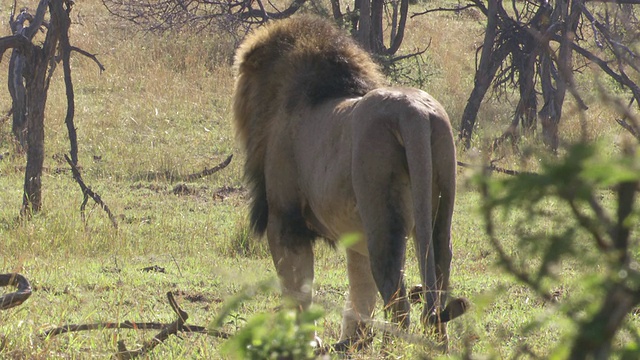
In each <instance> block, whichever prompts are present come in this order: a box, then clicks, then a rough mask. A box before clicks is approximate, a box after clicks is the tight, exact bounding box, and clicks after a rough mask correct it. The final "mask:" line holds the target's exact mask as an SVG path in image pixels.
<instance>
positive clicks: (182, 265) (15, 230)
mask: <svg viewBox="0 0 640 360" xmlns="http://www.w3.org/2000/svg"><path fill="white" fill-rule="evenodd" d="M19 5H20V4H19ZM9 8H10V3H8V2H6V1H4V2H2V7H1V9H2V10H3V12H4V13H7V12H8V10H9ZM73 14H74V18H73V19H74V24H73V25H72V31H71V42H72V44H73V45H75V46H78V47H80V48H83V49H84V50H87V51H89V52H92V53H97V54H98V58H99V60H100V61H101V62H102V63H103V64H104V65H105V67H106V71H105V72H104V73H102V74H100V73H99V71H98V68H97V67H96V66H95V64H94V63H93V62H92V61H90V60H89V59H87V58H83V57H82V56H80V55H78V54H74V55H73V59H72V66H73V76H74V85H75V90H76V98H75V100H76V120H75V121H76V126H77V128H78V139H79V140H78V141H79V145H80V149H79V155H80V165H81V166H82V173H83V177H84V180H85V181H86V183H87V184H88V185H89V186H90V187H91V188H92V189H93V190H94V191H96V192H97V193H99V194H100V195H101V196H102V198H103V200H104V201H105V202H106V203H107V204H108V206H109V207H110V208H111V209H112V211H113V212H114V213H115V215H116V218H117V220H118V229H117V230H116V229H115V228H114V227H113V226H112V224H111V223H110V221H109V220H108V218H107V217H106V215H105V213H104V212H103V211H102V210H101V209H100V208H98V207H97V206H94V205H93V204H91V203H90V204H89V206H88V207H87V221H86V222H83V221H82V219H81V216H80V211H79V207H80V204H81V202H82V194H81V191H80V189H79V187H78V186H77V185H76V184H75V183H74V182H73V180H72V178H71V175H70V172H69V171H68V170H66V169H67V166H66V163H65V162H64V158H63V154H65V153H67V152H68V147H69V145H68V139H67V135H66V128H65V126H64V114H65V108H64V105H65V98H64V89H63V81H62V78H61V72H58V73H57V74H56V76H54V78H53V80H52V85H51V90H50V96H49V102H48V108H47V118H46V121H45V123H46V158H45V167H46V171H45V175H44V179H43V189H44V194H43V199H44V200H43V211H42V212H41V213H40V214H37V215H36V216H34V217H33V219H31V220H30V221H26V222H25V221H21V220H20V219H18V213H19V209H20V205H21V201H22V181H23V170H24V164H25V155H24V154H23V153H21V152H19V151H17V149H16V146H15V144H14V142H13V140H12V137H11V132H10V121H7V120H5V121H4V122H2V123H1V125H0V153H1V154H2V155H3V157H2V160H0V188H1V189H2V191H0V204H2V206H1V207H0V239H1V241H2V246H1V247H0V271H1V272H20V273H22V274H24V275H26V276H27V277H28V278H29V279H30V280H31V282H32V285H33V288H34V293H33V296H32V297H31V298H30V299H29V300H28V301H27V302H26V303H25V304H24V305H22V306H20V307H18V308H15V309H12V310H9V311H4V312H0V336H1V338H2V339H1V341H0V357H2V358H29V359H32V358H40V359H46V358H52V357H60V358H93V357H98V358H106V357H109V356H110V355H111V354H113V353H114V351H115V350H116V348H117V341H118V340H124V341H125V342H126V344H127V346H128V347H129V348H135V347H137V346H139V345H140V344H142V343H143V342H144V341H146V340H149V339H150V338H151V337H152V336H153V335H154V334H155V332H154V331H146V332H145V331H131V330H102V331H91V332H81V333H74V334H64V335H59V336H56V337H53V338H49V339H43V338H42V337H40V336H39V334H40V333H41V332H42V331H44V330H46V329H48V328H50V327H53V326H59V325H62V324H68V323H94V322H100V321H112V322H114V321H118V322H121V321H125V320H129V321H134V322H171V321H173V320H174V313H173V312H172V310H171V308H170V307H169V304H168V303H167V300H166V297H165V294H166V292H168V291H172V292H174V293H175V294H176V295H177V299H178V302H179V303H180V304H181V305H182V307H183V308H184V310H185V311H187V313H188V314H189V315H190V318H189V320H188V323H189V324H193V325H203V326H206V325H208V324H209V323H210V322H211V321H212V320H213V319H214V318H215V315H216V313H217V311H219V310H220V308H221V307H222V306H223V304H224V302H225V301H226V300H228V299H229V298H230V297H232V296H233V295H234V294H236V293H237V292H238V291H239V290H240V289H242V288H243V287H244V286H250V285H252V284H256V283H258V282H260V281H262V280H265V279H268V278H272V277H274V276H275V275H274V270H273V266H272V263H271V259H270V257H269V256H268V253H267V252H266V250H265V245H264V243H260V242H255V241H251V239H248V237H247V230H246V227H247V225H246V220H245V216H246V210H247V209H246V192H245V190H244V189H243V188H242V182H241V176H240V174H241V164H242V162H243V155H242V153H240V152H239V150H238V148H237V146H236V144H235V142H234V134H233V129H232V126H231V122H230V94H231V92H232V86H233V76H232V72H231V69H230V59H231V56H232V54H233V46H234V45H233V41H231V40H230V39H226V38H225V37H224V36H220V35H216V34H201V35H199V36H193V35H187V34H183V35H164V36H158V35H152V34H142V33H139V32H138V31H136V29H133V28H131V27H130V25H129V24H123V23H119V22H118V21H117V20H115V19H113V18H111V17H109V15H108V14H107V13H106V11H105V9H104V8H103V7H102V6H101V4H100V2H98V1H93V0H91V1H83V2H78V3H77V5H76V7H75V8H74V11H73ZM465 14H466V13H463V14H462V15H460V16H457V15H453V14H436V15H432V16H428V17H427V16H423V17H418V18H416V19H414V20H412V21H411V22H410V25H409V26H410V27H411V28H410V30H409V31H408V32H407V38H406V41H405V49H406V51H407V52H409V51H412V50H414V49H420V48H424V47H425V46H426V42H425V41H426V40H425V38H424V36H423V34H428V36H429V38H430V39H431V47H430V49H429V51H428V52H427V55H426V65H425V70H424V71H425V73H426V74H427V75H428V76H427V78H426V79H427V80H426V84H425V90H427V91H429V92H430V93H432V94H433V95H434V96H435V97H436V98H438V99H440V100H441V101H442V103H443V104H444V105H445V107H446V108H447V109H448V111H449V113H450V115H451V118H452V121H453V123H454V127H457V126H458V125H459V119H460V116H461V114H462V110H463V108H464V104H465V102H466V98H467V96H468V93H469V92H470V90H471V86H472V83H473V70H474V56H475V53H474V51H475V47H476V46H477V45H478V44H479V42H480V41H481V39H482V25H481V24H480V23H478V22H477V21H476V20H475V19H474V16H472V15H465ZM412 29H421V30H420V31H415V30H412ZM0 30H2V33H3V34H8V25H7V21H6V19H5V17H3V19H2V22H1V23H0ZM3 60H4V61H3V62H2V64H0V74H6V66H7V63H8V58H7V55H5V57H4V59H3ZM581 81H582V84H584V85H583V86H584V88H585V89H588V88H589V86H590V84H592V80H589V79H587V78H586V77H585V78H583V79H581ZM593 96H595V95H593ZM511 105H512V104H508V103H505V102H499V101H494V100H488V101H487V102H486V104H485V106H484V107H483V110H482V112H481V114H480V117H479V125H480V126H479V128H478V130H477V134H478V137H477V139H475V140H474V143H475V144H476V147H477V149H482V145H483V144H484V143H486V142H488V141H490V140H491V139H492V138H493V137H494V136H496V135H498V134H499V133H500V131H501V130H503V129H504V127H505V126H506V124H508V123H509V122H510V118H509V114H510V112H511V111H512V106H511ZM9 107H10V102H9V100H8V96H4V97H2V98H0V110H1V109H9ZM592 109H593V108H592ZM569 113H570V112H569ZM588 116H589V121H590V122H589V123H590V125H591V127H590V128H589V131H590V134H591V136H592V137H593V138H596V137H604V138H607V139H611V141H612V142H613V141H615V139H616V137H617V136H619V135H620V134H621V133H622V130H620V129H618V128H617V127H616V125H615V123H614V122H613V117H614V114H611V113H610V112H606V111H605V110H604V109H600V110H598V105H595V109H594V110H592V111H591V112H590V113H589V114H588ZM577 121H578V120H577V117H568V118H567V119H566V121H564V126H563V128H562V135H561V136H562V137H563V138H564V139H566V140H572V139H576V138H577V135H576V134H577V133H578V131H577V130H575V129H576V126H577ZM525 143H526V144H529V145H530V146H531V147H533V148H536V147H538V145H536V142H535V141H534V140H528V143H527V142H525ZM479 152H481V151H480V150H476V151H475V152H471V153H476V154H477V153H479ZM229 154H234V159H233V161H232V163H231V164H230V165H229V167H227V168H226V169H224V170H223V171H221V172H219V173H217V174H215V175H213V176H210V177H206V178H204V179H201V180H197V181H193V182H189V183H183V182H180V181H178V180H176V179H177V178H178V177H179V176H181V175H185V174H189V173H194V172H199V171H201V170H202V169H203V168H204V167H211V166H214V165H216V164H218V163H220V162H221V161H222V160H224V159H225V158H226V157H227V156H228V155H229ZM461 157H462V158H463V159H465V160H468V161H476V160H478V159H477V158H475V157H473V156H471V155H469V154H461ZM479 158H482V155H480V157H479ZM500 164H501V165H503V166H507V167H520V165H522V163H521V162H520V160H519V159H518V158H517V157H514V156H511V157H507V158H505V160H503V161H502V163H500ZM525 165H526V166H527V167H528V168H529V169H535V168H536V166H537V165H536V161H530V162H529V163H527V164H525ZM468 175H469V174H468V173H467V171H465V170H461V171H460V184H459V186H460V191H459V193H458V198H457V203H456V207H457V208H456V209H457V211H456V214H455V217H454V224H453V231H454V238H453V246H454V249H455V250H454V251H455V257H454V262H453V268H452V269H453V278H452V283H453V291H454V294H455V295H456V296H461V295H463V296H467V297H468V298H470V299H471V301H472V302H473V303H474V307H473V309H472V311H471V313H470V314H469V315H467V316H465V317H464V318H462V319H460V320H458V321H455V322H454V323H453V324H452V325H451V327H450V329H451V349H450V354H451V356H453V357H460V356H462V355H463V354H465V353H466V351H468V350H469V349H472V351H473V352H474V353H479V354H487V355H490V356H494V357H497V358H504V357H510V356H512V355H513V354H516V353H517V351H519V349H520V348H522V345H523V344H525V343H526V344H527V346H529V347H530V348H531V350H532V351H533V352H535V353H537V354H541V355H544V354H546V353H547V351H549V349H551V348H553V347H555V344H557V343H558V341H561V339H563V337H564V336H565V335H566V333H567V331H570V329H569V330H567V327H566V326H564V325H562V323H559V324H558V323H554V322H551V323H550V324H546V325H545V326H544V327H543V328H542V329H540V330H536V331H531V332H527V331H523V330H522V326H523V325H524V324H527V323H529V322H531V321H533V320H534V319H538V318H540V317H545V316H549V315H548V314H550V313H553V311H552V310H553V305H551V304H546V303H543V302H541V301H539V300H537V298H536V297H535V296H534V295H533V294H532V293H531V292H530V291H528V290H527V289H526V288H525V287H524V286H521V285H517V284H515V282H514V281H513V279H512V278H511V277H510V276H509V275H507V274H505V273H504V272H503V271H502V270H500V269H499V268H498V267H497V266H496V258H495V254H494V251H493V249H492V247H491V245H490V244H489V242H488V240H487V238H486V236H485V235H484V228H483V226H484V224H483V222H482V219H481V216H480V214H479V212H478V211H479V210H478V203H479V201H480V196H479V194H478V192H477V191H476V189H475V188H474V187H473V186H469V185H467V178H468ZM177 185H183V188H186V189H187V190H188V191H186V193H178V194H176V193H175V192H174V188H175V187H176V186H177ZM554 206H555V204H549V209H550V210H553V209H554ZM506 224H507V225H506V226H505V228H504V229H503V230H504V231H505V233H504V235H505V236H504V241H505V244H506V246H508V247H509V248H510V249H513V250H514V251H517V248H516V244H517V241H516V238H515V236H514V235H512V234H510V233H509V225H508V224H509V223H508V222H507V223H506ZM531 226H532V227H534V228H537V229H544V228H545V227H549V226H550V224H541V223H538V224H531ZM549 231H552V228H549ZM317 253H318V261H317V264H316V273H317V280H316V284H315V288H316V295H317V296H316V299H317V301H318V302H319V303H320V304H321V305H322V307H323V308H324V310H325V312H326V316H325V318H324V319H323V320H322V321H321V322H320V324H319V325H321V327H322V329H321V330H320V332H319V335H320V337H321V338H323V339H325V340H326V341H333V340H336V339H337V337H338V336H339V323H340V312H341V307H342V303H343V300H344V294H345V293H346V289H347V283H346V276H345V274H344V269H345V260H344V256H343V254H342V251H341V250H337V251H332V250H330V249H328V248H327V247H324V246H318V248H317ZM521 256H526V254H521ZM154 265H157V266H159V267H162V268H163V269H164V272H157V271H150V272H145V271H143V270H142V269H143V268H145V267H149V266H154ZM414 265H415V262H414V261H413V260H412V258H410V259H409V261H408V269H409V270H408V273H407V277H408V282H409V283H417V282H418V280H417V273H416V271H415V268H416V267H415V266H414ZM584 271H585V269H584V268H582V267H580V266H577V265H575V264H572V263H564V264H563V269H562V272H563V273H564V274H565V275H566V276H565V277H564V278H563V280H562V282H559V283H558V284H555V286H554V288H557V289H564V290H565V291H564V293H565V294H566V293H571V292H572V291H579V286H578V285H577V284H575V281H576V279H578V278H580V276H581V274H583V273H584ZM589 271H593V269H591V270H589ZM278 304H279V301H278V296H277V292H271V293H259V294H256V295H255V297H253V298H251V299H250V300H248V301H246V302H244V303H243V304H242V305H241V306H240V308H238V309H237V311H236V312H234V313H233V314H232V315H233V316H232V317H231V318H230V322H229V323H228V324H227V325H225V327H224V330H225V331H228V332H234V331H235V329H236V326H242V325H243V324H244V322H245V319H248V318H250V317H251V316H252V315H253V314H256V313H258V312H263V311H271V310H272V309H273V308H275V307H276V306H277V305H278ZM417 311H418V310H417V309H416V316H414V319H417V318H418V316H417ZM633 321H636V320H635V319H634V320H633ZM412 332H413V333H414V334H418V333H419V332H420V330H419V329H418V328H412ZM376 341H378V340H376ZM621 341H622V340H621ZM221 343H222V341H221V340H219V339H217V338H215V337H211V336H205V335H199V334H187V335H185V336H183V337H182V338H181V339H179V338H176V337H173V338H171V339H170V340H168V341H167V342H166V343H164V344H162V345H160V346H158V347H157V348H156V349H155V350H154V351H153V353H151V354H150V355H149V357H150V358H154V359H155V358H157V359H182V358H220V357H221V355H220V353H219V348H220V345H221ZM377 349H379V344H378V343H376V344H374V348H373V350H370V351H369V352H365V353H363V354H359V355H358V356H357V357H361V358H371V357H376V356H377V354H378V353H377ZM425 351H426V354H427V355H428V356H437V355H438V353H437V352H435V351H433V350H430V349H424V348H423V346H421V341H418V342H415V341H407V342H406V343H405V342H401V343H399V344H397V346H396V347H394V349H393V351H392V352H393V353H394V355H396V356H397V357H400V358H417V357H419V356H421V354H424V353H425Z"/></svg>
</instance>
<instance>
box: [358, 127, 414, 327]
mask: <svg viewBox="0 0 640 360" xmlns="http://www.w3.org/2000/svg"><path fill="white" fill-rule="evenodd" d="M382 125H383V124H372V128H371V129H374V128H375V130H374V131H372V132H370V133H367V132H364V133H362V134H360V135H362V137H361V138H360V139H359V140H361V142H360V141H356V142H355V143H354V157H353V169H352V175H353V183H354V191H355V194H356V201H357V206H358V213H359V214H360V218H361V220H362V225H363V227H364V231H365V237H366V238H367V249H368V252H369V260H370V266H371V273H372V276H373V279H374V281H375V284H376V287H377V289H378V291H379V293H380V295H381V296H382V300H383V302H384V307H385V314H388V315H390V317H391V320H392V321H393V322H395V323H397V324H398V325H399V326H400V327H402V328H407V327H408V326H409V310H410V308H409V301H408V299H407V296H406V295H407V294H406V288H405V285H404V281H403V276H402V274H403V268H404V262H405V253H406V245H407V234H408V231H409V229H410V228H411V227H412V226H413V223H412V220H411V204H412V202H411V197H410V195H411V194H410V191H409V189H410V185H409V176H408V173H407V171H406V168H405V167H404V165H403V164H405V163H406V159H405V156H404V150H403V148H402V147H401V146H400V144H398V142H397V141H396V139H395V138H394V137H393V135H392V134H391V132H388V131H378V129H380V128H381V126H382Z"/></svg>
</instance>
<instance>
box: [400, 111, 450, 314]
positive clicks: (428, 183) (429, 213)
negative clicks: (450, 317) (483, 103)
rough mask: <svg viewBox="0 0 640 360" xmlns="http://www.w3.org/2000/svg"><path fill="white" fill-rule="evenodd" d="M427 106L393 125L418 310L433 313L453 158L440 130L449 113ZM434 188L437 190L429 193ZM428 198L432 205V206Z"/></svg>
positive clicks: (440, 300)
mask: <svg viewBox="0 0 640 360" xmlns="http://www.w3.org/2000/svg"><path fill="white" fill-rule="evenodd" d="M430 105H434V106H435V105H436V104H433V103H432V104H430ZM438 107H439V105H438ZM432 110H433V109H430V110H429V111H425V112H420V114H419V116H417V119H416V118H414V119H406V121H400V122H399V125H400V128H399V131H400V136H401V137H402V140H403V143H404V146H405V153H406V157H407V164H408V168H409V176H410V178H411V193H412V194H411V195H412V196H411V197H412V199H413V200H414V203H413V206H414V218H415V227H416V228H415V237H416V239H415V241H416V248H417V251H418V254H417V255H418V262H419V266H420V274H421V277H422V282H423V284H424V285H425V286H424V288H425V290H426V293H425V299H426V302H427V307H426V308H425V311H428V313H424V314H423V316H427V317H431V316H433V315H434V316H436V317H438V316H439V315H440V309H442V308H443V307H444V306H445V304H444V302H445V301H446V296H447V294H446V291H447V289H448V286H449V264H450V261H451V247H450V231H451V217H452V214H453V202H454V198H455V176H456V162H455V144H454V142H453V136H452V135H451V136H448V135H446V134H450V133H451V127H450V124H449V119H448V117H447V115H446V113H445V112H444V110H442V111H432ZM427 114H428V115H427ZM413 115H414V116H415V115H416V114H413ZM434 150H437V152H435V151H434ZM434 189H438V191H439V192H438V193H435V192H434ZM434 202H437V204H438V206H437V207H432V204H433V203H434ZM434 209H435V214H434ZM434 312H435V313H434Z"/></svg>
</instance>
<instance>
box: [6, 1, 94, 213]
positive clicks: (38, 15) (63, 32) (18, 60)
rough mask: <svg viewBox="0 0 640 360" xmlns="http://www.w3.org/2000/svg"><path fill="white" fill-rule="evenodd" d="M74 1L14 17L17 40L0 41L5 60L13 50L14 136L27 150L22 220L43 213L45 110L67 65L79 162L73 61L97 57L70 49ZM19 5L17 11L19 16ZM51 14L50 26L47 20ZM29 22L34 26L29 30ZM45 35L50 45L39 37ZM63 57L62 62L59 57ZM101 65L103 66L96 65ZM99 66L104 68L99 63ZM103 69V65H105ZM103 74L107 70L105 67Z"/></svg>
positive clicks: (73, 149) (43, 5)
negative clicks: (77, 56)
mask: <svg viewBox="0 0 640 360" xmlns="http://www.w3.org/2000/svg"><path fill="white" fill-rule="evenodd" d="M73 3H74V2H73V1H72V0H40V2H39V3H38V7H37V9H36V12H35V14H33V15H32V14H30V13H29V11H28V9H23V10H21V11H20V13H19V14H18V16H17V17H14V14H15V13H14V12H12V14H11V19H10V24H11V29H12V33H13V35H11V36H6V37H2V38H0V55H2V54H4V53H5V52H6V51H7V50H8V49H13V50H12V51H13V52H12V56H11V60H10V64H9V65H10V66H9V92H10V94H11V97H12V100H13V115H14V122H13V131H14V133H15V134H16V136H17V137H18V139H19V140H20V141H21V143H23V144H24V146H25V147H26V153H27V165H26V169H25V180H24V193H23V201H22V209H21V214H22V215H27V216H28V215H29V214H31V213H34V212H38V211H39V210H40V209H41V207H42V181H41V177H42V166H43V163H44V116H45V114H44V109H45V106H46V102H47V92H48V89H49V83H50V80H51V77H52V75H53V72H54V70H55V68H56V66H57V64H58V61H62V65H63V70H64V81H65V85H66V91H67V116H66V120H65V122H66V124H67V129H68V131H69V140H70V143H71V151H70V152H71V159H72V160H73V163H74V164H77V162H78V146H77V139H76V131H75V127H74V125H73V117H74V100H73V83H72V81H71V67H70V65H69V58H70V53H71V51H78V52H80V53H81V54H83V55H87V56H90V57H92V58H93V59H94V60H96V59H95V57H94V56H93V55H91V54H88V53H86V52H84V51H83V50H80V49H78V48H75V47H72V46H71V45H70V44H69V26H70V25H71V21H70V19H69V13H70V12H71V8H72V5H73ZM15 7H16V6H15V4H14V10H15ZM47 13H48V15H49V16H48V18H49V19H48V21H46V20H45V16H46V15H47ZM26 22H28V23H29V25H28V26H25V23H26ZM43 28H44V29H45V30H44V31H45V38H44V41H42V42H41V43H40V41H34V37H35V36H36V34H37V33H38V32H39V31H40V30H41V29H43ZM57 53H59V55H60V57H59V58H58V57H56V54H57ZM96 62H97V61H96ZM98 64H99V63H98ZM99 65H100V64H99ZM100 67H101V69H102V66H101V65H100Z"/></svg>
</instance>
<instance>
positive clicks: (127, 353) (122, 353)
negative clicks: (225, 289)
mask: <svg viewBox="0 0 640 360" xmlns="http://www.w3.org/2000/svg"><path fill="white" fill-rule="evenodd" d="M167 299H168V300H169V304H170V305H171V308H172V309H173V311H174V312H175V313H176V314H177V315H178V318H177V319H176V321H174V322H172V323H170V324H160V323H153V322H151V323H133V322H130V321H125V322H122V323H111V322H108V323H96V324H83V325H64V326H60V327H57V328H54V329H50V330H47V331H45V332H43V333H42V335H41V336H42V337H45V338H46V337H49V336H54V335H59V334H65V333H68V332H74V331H84V330H102V329H131V330H160V332H159V333H158V334H157V335H156V336H154V337H153V338H152V339H151V340H149V341H146V342H145V343H144V344H143V345H142V347H141V348H139V349H137V350H127V347H126V346H125V344H124V341H122V340H120V341H118V352H117V353H116V354H115V358H116V359H133V358H136V357H138V356H141V355H144V354H146V353H148V352H150V351H151V350H153V348H155V347H156V346H158V345H159V344H161V343H162V342H164V341H165V340H167V339H168V338H169V336H171V335H176V336H177V335H178V332H192V333H199V334H208V335H212V336H216V337H220V338H223V339H228V338H229V337H231V335H230V334H228V333H225V332H222V331H209V330H207V328H206V327H204V326H189V325H185V322H186V321H187V319H188V318H189V314H187V313H186V312H185V311H184V310H182V309H181V308H180V306H179V305H178V303H177V301H176V299H175V298H174V297H173V294H172V293H171V292H167Z"/></svg>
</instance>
